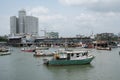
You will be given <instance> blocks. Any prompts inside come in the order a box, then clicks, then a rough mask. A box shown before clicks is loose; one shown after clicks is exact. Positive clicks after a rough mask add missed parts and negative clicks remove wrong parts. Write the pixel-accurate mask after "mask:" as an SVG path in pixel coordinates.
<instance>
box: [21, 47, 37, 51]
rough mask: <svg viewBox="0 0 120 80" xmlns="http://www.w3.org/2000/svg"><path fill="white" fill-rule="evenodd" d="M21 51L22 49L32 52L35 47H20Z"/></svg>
mask: <svg viewBox="0 0 120 80" xmlns="http://www.w3.org/2000/svg"><path fill="white" fill-rule="evenodd" d="M21 51H24V52H34V51H35V48H31V47H24V48H21Z"/></svg>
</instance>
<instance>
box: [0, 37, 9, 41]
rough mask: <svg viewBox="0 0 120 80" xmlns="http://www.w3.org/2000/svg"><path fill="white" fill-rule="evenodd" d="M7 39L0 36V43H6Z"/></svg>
mask: <svg viewBox="0 0 120 80" xmlns="http://www.w3.org/2000/svg"><path fill="white" fill-rule="evenodd" d="M7 41H8V39H7V37H6V36H0V42H7Z"/></svg>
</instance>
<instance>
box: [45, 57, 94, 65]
mask: <svg viewBox="0 0 120 80" xmlns="http://www.w3.org/2000/svg"><path fill="white" fill-rule="evenodd" d="M93 59H94V56H92V57H91V58H87V59H81V60H54V59H53V60H50V61H47V62H46V64H47V65H84V64H90V62H91V61H92V60H93Z"/></svg>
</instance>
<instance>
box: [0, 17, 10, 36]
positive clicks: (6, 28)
mask: <svg viewBox="0 0 120 80" xmlns="http://www.w3.org/2000/svg"><path fill="white" fill-rule="evenodd" d="M8 34H10V22H9V16H3V15H2V16H0V35H8Z"/></svg>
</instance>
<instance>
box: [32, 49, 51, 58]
mask: <svg viewBox="0 0 120 80" xmlns="http://www.w3.org/2000/svg"><path fill="white" fill-rule="evenodd" d="M33 56H35V57H41V56H44V57H45V56H53V53H45V52H43V51H42V50H36V51H35V53H34V54H33Z"/></svg>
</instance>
